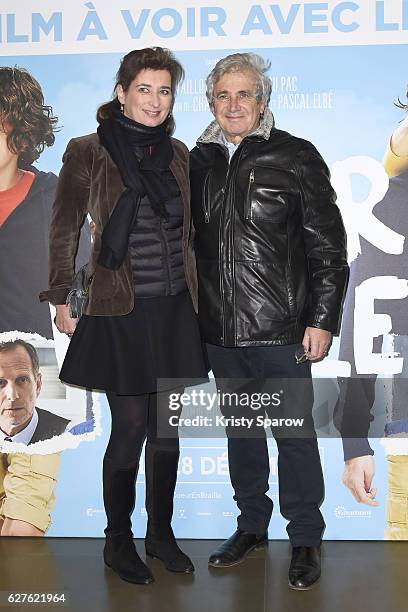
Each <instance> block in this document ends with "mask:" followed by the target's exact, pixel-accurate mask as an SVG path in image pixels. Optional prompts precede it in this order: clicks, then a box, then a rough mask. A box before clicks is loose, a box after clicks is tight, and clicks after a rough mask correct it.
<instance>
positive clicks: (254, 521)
mask: <svg viewBox="0 0 408 612" xmlns="http://www.w3.org/2000/svg"><path fill="white" fill-rule="evenodd" d="M299 346H300V345H294V344H292V345H286V346H270V347H269V346H266V347H263V346H255V347H242V348H241V347H237V348H225V347H220V346H216V345H213V344H207V352H208V358H209V362H210V365H211V369H212V371H213V373H214V376H215V378H216V382H217V387H218V389H220V391H223V389H227V390H228V391H231V389H234V380H236V381H237V379H239V381H237V384H235V389H236V390H237V389H238V390H240V391H242V390H245V391H252V392H257V391H260V390H265V389H268V388H270V385H268V382H267V379H276V378H279V379H284V381H283V385H282V386H284V387H285V396H286V398H285V399H286V402H285V407H284V413H285V414H284V416H288V414H289V412H290V413H291V414H292V415H294V416H303V417H304V419H305V427H306V429H305V430H304V431H305V432H306V433H305V435H304V437H302V436H303V433H302V430H301V433H299V432H296V433H294V432H293V430H292V432H293V435H292V433H288V430H286V431H285V430H284V431H282V430H281V429H279V430H276V429H274V428H272V432H273V434H274V437H275V439H276V443H277V447H278V453H279V455H278V476H279V504H280V511H281V514H282V515H283V516H284V517H285V518H286V519H287V520H288V521H289V523H288V525H287V528H286V529H287V532H288V535H289V539H290V542H291V544H292V545H293V546H317V545H318V544H319V543H320V540H321V537H322V533H323V530H324V527H325V523H324V520H323V517H322V514H321V512H320V509H319V507H320V505H321V503H322V501H323V497H324V483H323V474H322V468H321V463H320V456H319V451H318V446H317V440H316V436H315V433H314V427H313V419H312V408H313V386H312V379H311V364H310V362H309V361H306V362H305V363H302V364H297V363H296V360H295V352H296V350H297V349H298V348H299ZM222 379H224V380H222ZM243 379H247V380H248V383H247V385H243V384H242V383H243ZM288 379H297V380H293V384H291V381H290V380H288ZM280 382H281V381H279V384H278V386H280ZM221 410H222V412H223V414H224V415H225V416H230V415H231V408H230V407H228V408H226V407H221ZM242 410H243V409H242V408H239V407H236V410H235V412H236V414H239V415H242V414H243V412H242ZM246 410H247V415H248V409H246ZM233 411H234V410H233ZM266 412H267V413H269V411H268V409H266ZM272 412H273V411H272ZM278 414H279V415H281V416H282V415H283V413H282V412H278ZM270 416H271V418H272V417H273V416H274V414H272V413H271V414H270ZM275 416H276V413H275ZM226 434H227V437H228V460H229V470H230V478H231V483H232V486H233V488H234V492H235V495H234V500H235V501H236V502H237V505H238V508H239V510H240V512H241V514H240V515H239V517H238V528H239V529H242V530H244V531H248V532H250V533H256V534H257V535H261V534H263V533H265V531H266V530H267V528H268V524H269V521H270V518H271V515H272V509H273V502H272V500H271V499H270V498H269V497H268V496H267V495H266V492H267V491H268V489H269V484H268V478H269V456H268V448H267V442H266V433H265V430H264V429H263V428H262V427H257V428H256V433H253V432H252V434H253V435H251V432H247V433H246V434H245V436H242V437H240V436H239V435H237V430H236V428H234V427H227V428H226Z"/></svg>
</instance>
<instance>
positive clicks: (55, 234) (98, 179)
mask: <svg viewBox="0 0 408 612" xmlns="http://www.w3.org/2000/svg"><path fill="white" fill-rule="evenodd" d="M171 142H172V145H173V149H174V157H173V160H172V162H171V164H170V170H171V171H172V173H173V175H174V177H175V179H176V181H177V183H178V186H179V189H180V193H181V200H182V203H183V207H184V221H183V239H182V248H183V261H184V270H185V275H186V280H187V285H188V288H189V291H190V294H191V298H192V301H193V304H194V308H195V309H196V310H197V277H196V270H195V260H194V253H193V251H192V248H191V245H192V239H193V236H192V231H191V213H190V187H189V178H188V176H189V169H188V149H187V147H186V146H185V145H184V144H183V143H182V142H180V141H179V140H177V139H175V138H172V139H171ZM63 162H64V164H63V167H62V169H61V173H60V175H59V180H58V187H57V193H56V198H55V202H54V205H53V213H52V220H51V230H50V275H49V281H50V287H49V289H48V290H47V291H43V292H42V293H41V294H40V300H41V301H45V300H48V301H49V302H51V303H52V304H54V305H56V304H65V300H66V298H67V295H68V293H69V291H70V289H71V285H72V281H73V278H74V273H75V272H74V271H75V255H76V251H77V247H78V237H79V231H80V228H81V225H82V224H83V222H84V219H85V216H86V215H87V213H89V214H90V216H91V217H92V220H93V222H94V224H95V233H94V242H93V249H92V255H91V261H90V266H89V274H90V275H93V277H92V281H91V284H90V288H89V301H88V304H87V307H86V309H85V314H88V315H124V314H128V313H129V312H131V310H132V309H133V304H134V285H133V277H132V272H131V267H130V259H129V255H127V256H126V258H125V260H124V262H123V264H122V265H121V267H120V268H119V269H118V270H108V269H107V268H103V267H102V266H100V265H99V264H98V263H96V262H97V259H98V255H99V251H100V246H101V233H102V230H103V228H104V226H105V224H106V223H107V221H108V219H109V217H110V215H111V213H112V211H113V209H114V207H115V204H116V202H117V200H118V198H119V196H120V194H121V193H122V191H123V190H124V189H125V187H124V185H123V183H122V179H121V176H120V173H119V170H118V168H117V166H116V165H115V164H114V163H113V161H112V159H111V157H110V155H109V154H108V152H107V151H106V149H105V148H104V147H103V146H102V145H101V144H100V143H99V138H98V135H97V134H90V135H88V136H81V137H80V138H74V139H72V140H71V141H70V142H69V143H68V146H67V149H66V151H65V153H64V156H63Z"/></svg>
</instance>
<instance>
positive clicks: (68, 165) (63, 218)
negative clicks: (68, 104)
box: [40, 139, 91, 305]
mask: <svg viewBox="0 0 408 612" xmlns="http://www.w3.org/2000/svg"><path fill="white" fill-rule="evenodd" d="M62 161H63V166H62V168H61V172H60V175H59V178H58V186H57V191H56V196H55V201H54V204H53V209H52V217H51V226H50V245H49V254H50V258H49V260H50V270H49V289H48V290H47V291H43V292H42V293H41V294H40V300H41V301H45V300H48V301H49V302H51V303H52V304H54V305H57V304H65V300H66V298H67V295H68V293H69V291H70V289H71V285H72V281H73V279H74V275H75V257H76V253H77V250H78V243H79V235H80V230H81V227H82V225H83V223H84V219H85V215H86V213H87V209H88V201H89V193H90V184H91V180H90V170H91V160H90V159H89V160H88V159H87V154H86V152H85V151H82V150H80V146H79V143H78V142H76V139H72V140H70V142H69V143H68V146H67V148H66V151H65V153H64V155H63V158H62Z"/></svg>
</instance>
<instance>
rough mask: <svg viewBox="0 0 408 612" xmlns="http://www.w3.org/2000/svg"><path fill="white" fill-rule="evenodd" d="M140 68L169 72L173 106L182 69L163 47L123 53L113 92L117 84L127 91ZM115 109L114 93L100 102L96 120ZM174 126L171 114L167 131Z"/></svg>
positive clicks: (103, 117)
mask: <svg viewBox="0 0 408 612" xmlns="http://www.w3.org/2000/svg"><path fill="white" fill-rule="evenodd" d="M142 70H167V71H168V72H169V73H170V76H171V93H172V105H171V108H173V105H174V99H175V94H176V89H177V85H178V84H179V83H180V81H181V80H182V79H183V78H184V70H183V67H182V66H181V64H180V63H179V62H178V61H177V60H176V58H175V57H174V55H173V54H172V52H171V51H170V50H169V49H164V48H163V47H147V48H146V49H135V50H134V51H130V53H128V54H127V55H125V57H124V58H123V59H122V61H121V63H120V66H119V70H118V72H117V75H116V83H115V92H116V88H117V86H118V85H122V87H123V90H124V91H127V90H128V89H129V86H130V84H131V82H132V81H133V80H134V79H135V78H136V77H137V75H138V74H139V72H141V71H142ZM115 109H118V110H119V109H120V103H119V100H118V97H117V95H116V93H115V97H114V98H113V100H111V101H110V102H106V103H105V104H102V106H100V107H99V108H98V110H97V113H96V120H97V121H98V123H101V122H102V121H104V120H105V119H107V118H108V117H109V116H110V115H111V113H112V112H113V111H114V110H115ZM175 127H176V125H175V122H174V119H173V116H171V117H170V118H169V120H168V122H167V130H168V132H169V133H170V134H173V132H174V129H175Z"/></svg>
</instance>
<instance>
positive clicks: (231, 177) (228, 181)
mask: <svg viewBox="0 0 408 612" xmlns="http://www.w3.org/2000/svg"><path fill="white" fill-rule="evenodd" d="M241 156H242V145H240V147H239V150H237V151H236V152H235V154H234V158H235V159H233V160H231V161H232V164H231V163H230V164H229V167H228V172H227V176H226V178H225V191H224V198H223V206H222V212H221V217H220V227H219V245H220V262H221V261H222V256H221V255H222V253H223V251H224V241H223V237H222V231H221V228H222V227H223V223H224V217H225V214H226V205H225V204H226V200H227V198H228V199H229V200H231V199H232V200H233V199H234V197H235V183H234V181H235V177H236V174H237V169H238V167H239V162H240V161H241ZM231 166H233V167H232V171H231ZM231 186H233V187H234V188H233V189H231ZM232 217H233V213H232ZM229 234H230V235H229V243H230V249H231V252H230V253H229V261H228V262H226V263H225V265H226V267H228V266H230V267H231V276H234V272H233V269H234V222H233V218H232V223H231V224H230V230H229ZM223 273H224V270H222V269H220V270H219V275H220V294H221V308H222V319H223V326H222V328H223V330H222V338H221V340H222V342H225V341H226V340H227V339H228V336H229V334H228V329H227V321H226V316H225V315H226V312H225V311H226V308H225V292H224V279H223ZM234 285H235V280H234V279H232V295H231V299H232V301H233V302H235V286H234ZM235 314H236V313H235V308H234V321H233V327H234V329H235ZM234 336H235V332H234Z"/></svg>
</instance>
